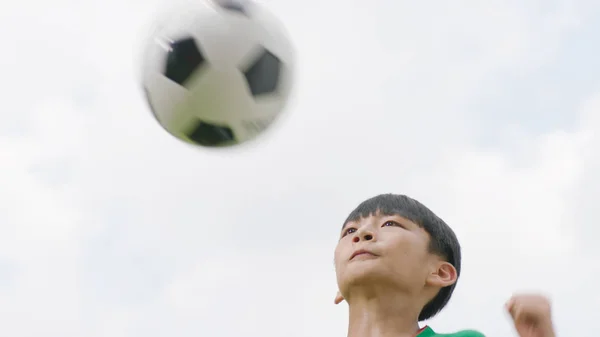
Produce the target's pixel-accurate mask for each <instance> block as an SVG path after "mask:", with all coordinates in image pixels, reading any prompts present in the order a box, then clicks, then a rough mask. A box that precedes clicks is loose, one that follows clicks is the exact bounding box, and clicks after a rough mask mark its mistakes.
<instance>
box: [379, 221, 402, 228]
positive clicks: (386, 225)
mask: <svg viewBox="0 0 600 337" xmlns="http://www.w3.org/2000/svg"><path fill="white" fill-rule="evenodd" d="M388 226H399V227H402V225H400V224H399V223H397V222H396V221H386V222H384V223H383V225H382V226H381V227H388Z"/></svg>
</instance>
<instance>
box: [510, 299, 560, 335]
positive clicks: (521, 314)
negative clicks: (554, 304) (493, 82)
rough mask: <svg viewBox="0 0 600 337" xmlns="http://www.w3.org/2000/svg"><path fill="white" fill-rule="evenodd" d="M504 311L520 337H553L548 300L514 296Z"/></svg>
mask: <svg viewBox="0 0 600 337" xmlns="http://www.w3.org/2000/svg"><path fill="white" fill-rule="evenodd" d="M506 309H507V310H508V313H509V314H510V316H511V317H512V320H513V322H514V324H515V328H516V329H517V332H518V333H519V336H521V337H555V333H554V326H553V324H552V312H551V311H552V310H551V305H550V300H549V299H548V298H547V297H545V296H542V295H534V294H523V295H514V296H513V297H512V298H511V299H510V300H509V301H508V302H507V303H506Z"/></svg>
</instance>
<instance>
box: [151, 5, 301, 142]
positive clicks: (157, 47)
mask: <svg viewBox="0 0 600 337" xmlns="http://www.w3.org/2000/svg"><path fill="white" fill-rule="evenodd" d="M148 42H149V43H148V47H147V49H146V50H145V52H144V56H143V57H144V62H143V63H144V67H143V71H142V77H143V79H142V82H143V88H144V92H145V94H146V99H147V101H148V104H149V106H150V109H151V111H152V113H153V115H154V117H155V118H156V119H157V120H158V122H159V123H160V125H162V127H163V128H164V129H165V130H166V131H168V132H169V133H170V134H172V135H173V136H175V137H177V138H179V139H181V140H184V141H186V142H189V143H192V144H196V145H200V146H207V147H222V146H232V145H236V144H240V143H243V142H245V141H248V140H251V139H254V138H255V137H256V136H258V135H259V134H261V133H262V132H263V131H265V130H266V129H267V128H268V127H269V126H270V125H272V124H273V122H274V121H275V120H276V119H277V117H278V116H279V115H280V114H281V112H282V111H283V110H284V108H285V106H286V103H287V101H288V97H289V95H290V90H291V87H292V82H293V79H292V76H293V67H294V51H293V47H292V45H291V43H290V40H289V38H288V36H287V33H286V32H285V29H284V28H283V26H282V24H281V23H280V22H279V21H278V20H277V18H275V17H274V15H273V14H271V13H270V12H269V11H268V10H267V9H266V8H265V6H264V5H261V4H259V3H256V2H253V1H249V0H246V1H242V0H238V1H236V0H229V1H227V0H222V1H216V0H214V1H210V0H198V1H196V2H193V3H190V4H189V5H186V6H183V7H180V8H178V9H176V10H175V11H173V12H172V13H171V15H169V16H168V17H167V19H166V20H164V21H163V22H162V23H161V24H159V25H157V27H156V29H155V30H154V32H153V33H152V34H151V36H150V39H149V41H148Z"/></svg>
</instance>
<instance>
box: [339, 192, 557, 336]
mask: <svg viewBox="0 0 600 337" xmlns="http://www.w3.org/2000/svg"><path fill="white" fill-rule="evenodd" d="M460 261H461V252H460V245H459V243H458V240H457V238H456V236H455V234H454V232H453V231H452V229H451V228H450V227H449V226H448V225H447V224H446V223H445V222H444V221H443V220H442V219H440V218H439V217H437V216H436V215H435V214H434V213H433V212H432V211H431V210H429V209H428V208H427V207H425V206H424V205H423V204H421V203H420V202H418V201H416V200H413V199H411V198H409V197H407V196H404V195H394V194H383V195H379V196H376V197H374V198H371V199H369V200H366V201H364V202H363V203H361V204H360V205H359V206H358V207H357V208H356V209H355V210H354V211H352V213H350V215H349V216H348V218H347V219H346V221H345V222H344V225H343V227H342V232H341V235H340V239H339V242H338V245H337V247H336V249H335V269H336V276H337V282H338V287H339V292H338V294H337V296H336V298H335V303H336V304H338V303H340V302H342V301H343V300H345V301H346V302H347V303H348V305H349V309H350V310H349V313H350V320H349V327H348V337H415V336H418V337H434V336H442V335H440V334H437V333H436V332H434V331H433V330H432V329H431V328H429V327H427V326H426V327H424V328H419V322H420V321H423V320H426V319H429V318H432V317H433V316H435V315H436V314H437V313H438V312H439V311H440V310H442V309H443V308H444V306H445V305H446V304H447V303H448V301H449V300H450V297H451V296H452V292H453V291H454V287H455V286H456V281H457V280H458V277H459V275H460ZM506 307H507V310H508V312H509V313H510V315H511V317H512V319H513V322H514V324H515V328H516V329H517V332H518V333H519V335H520V336H521V337H554V329H553V327H552V320H551V315H550V304H549V302H548V300H547V299H546V298H544V297H542V296H537V295H519V296H514V297H513V298H512V299H510V300H509V301H508V303H507V305H506ZM443 336H447V337H451V336H454V337H482V336H483V335H482V334H481V333H479V332H477V331H473V330H465V331H461V332H457V333H454V334H445V335H443Z"/></svg>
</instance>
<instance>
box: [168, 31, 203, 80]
mask: <svg viewBox="0 0 600 337" xmlns="http://www.w3.org/2000/svg"><path fill="white" fill-rule="evenodd" d="M204 62H205V59H204V56H202V53H201V52H200V48H198V45H197V44H196V41H194V39H193V38H192V37H187V38H183V39H180V40H176V41H173V42H171V43H170V49H169V52H168V54H167V61H166V64H165V69H164V73H165V76H166V77H167V78H168V79H170V80H171V81H173V82H175V83H177V84H179V85H182V86H185V82H186V81H187V80H188V79H189V78H190V77H191V76H192V74H193V73H194V72H195V71H196V70H197V69H198V68H199V67H201V66H202V65H203V64H204Z"/></svg>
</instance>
